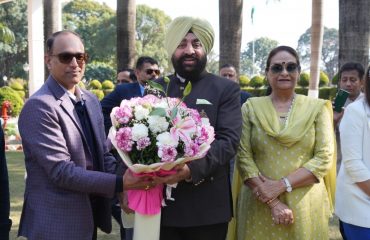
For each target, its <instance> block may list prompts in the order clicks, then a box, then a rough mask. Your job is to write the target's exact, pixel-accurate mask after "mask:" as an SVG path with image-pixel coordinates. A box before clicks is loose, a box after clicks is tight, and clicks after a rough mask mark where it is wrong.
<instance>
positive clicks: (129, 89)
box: [100, 56, 161, 135]
mask: <svg viewBox="0 0 370 240" xmlns="http://www.w3.org/2000/svg"><path fill="white" fill-rule="evenodd" d="M160 73H161V72H160V70H159V68H158V62H157V61H156V60H155V59H153V58H151V57H147V56H142V57H139V58H138V60H137V62H136V67H135V76H136V79H137V82H133V83H129V84H120V85H118V86H117V87H116V88H115V89H114V90H113V92H111V93H110V94H108V95H107V96H105V97H104V98H103V99H102V100H101V102H100V104H101V107H102V109H103V116H104V127H105V132H106V134H107V135H108V132H109V129H110V127H111V126H112V123H111V119H110V113H111V112H112V109H113V108H114V107H117V106H119V105H120V104H121V101H122V100H123V99H131V98H133V97H141V96H143V95H144V87H145V85H146V83H147V81H149V80H155V79H157V78H158V77H159V75H160Z"/></svg>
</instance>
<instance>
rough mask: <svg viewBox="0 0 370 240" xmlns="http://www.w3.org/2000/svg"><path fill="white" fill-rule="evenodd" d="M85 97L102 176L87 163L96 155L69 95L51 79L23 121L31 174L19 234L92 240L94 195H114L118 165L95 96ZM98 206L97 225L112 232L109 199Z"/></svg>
mask: <svg viewBox="0 0 370 240" xmlns="http://www.w3.org/2000/svg"><path fill="white" fill-rule="evenodd" d="M83 93H84V99H85V104H86V108H87V109H88V114H89V116H90V119H91V124H92V126H93V132H94V135H95V137H96V142H97V148H98V149H97V150H96V152H97V153H98V156H97V159H98V162H99V166H98V169H99V170H100V171H88V170H86V160H87V159H92V156H91V152H90V150H89V148H88V145H87V141H86V139H85V137H84V134H83V131H82V127H81V123H80V121H79V118H78V115H77V113H76V111H75V109H74V105H73V103H72V102H71V100H70V98H69V96H68V94H67V93H66V92H65V91H64V89H63V88H61V86H60V85H59V84H58V83H57V82H56V81H55V80H54V79H53V78H52V77H51V76H50V77H49V78H48V80H47V81H46V82H45V84H44V85H43V86H42V87H41V88H40V90H38V91H37V92H36V93H35V94H34V95H32V97H30V98H29V99H28V101H27V102H26V104H25V105H24V107H23V109H22V112H21V114H20V116H19V131H20V134H21V137H22V144H23V148H24V154H25V164H26V170H27V174H28V175H27V179H26V189H25V194H24V204H23V210H22V216H21V221H20V226H19V232H18V235H20V236H25V237H27V238H28V239H29V240H33V239H37V240H42V239H45V240H50V239H53V240H57V239H61V240H62V239H63V240H64V239H79V240H80V239H86V240H91V239H92V234H93V225H94V224H93V214H92V208H91V204H90V198H89V196H90V195H95V196H102V197H107V198H108V197H109V198H110V197H113V195H114V190H115V184H116V176H115V174H111V173H114V170H115V164H116V162H115V159H114V158H113V157H112V155H111V154H110V153H109V152H108V151H107V148H106V146H105V133H104V125H103V116H102V113H101V108H100V104H99V101H98V100H97V98H96V97H95V96H94V95H92V94H91V93H89V92H87V91H83ZM104 172H110V173H104ZM99 206H100V209H97V212H98V214H99V217H98V219H99V221H98V226H99V227H100V228H101V229H102V230H103V231H106V232H110V231H111V220H110V219H111V218H110V211H109V210H110V203H109V200H108V199H103V200H101V202H99Z"/></svg>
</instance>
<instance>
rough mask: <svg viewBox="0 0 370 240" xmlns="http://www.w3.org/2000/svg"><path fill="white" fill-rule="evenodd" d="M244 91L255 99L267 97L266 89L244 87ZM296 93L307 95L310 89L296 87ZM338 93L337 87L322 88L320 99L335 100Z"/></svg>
mask: <svg viewBox="0 0 370 240" xmlns="http://www.w3.org/2000/svg"><path fill="white" fill-rule="evenodd" d="M241 90H243V91H247V92H249V93H250V94H252V95H253V96H255V97H259V96H265V95H266V88H257V89H255V88H250V87H243V88H241ZM295 92H296V93H298V94H302V95H307V93H308V88H302V87H296V89H295ZM336 93H337V88H336V87H322V88H320V89H319V98H322V99H328V100H333V99H334V97H335V94H336Z"/></svg>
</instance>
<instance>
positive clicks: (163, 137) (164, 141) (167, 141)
mask: <svg viewBox="0 0 370 240" xmlns="http://www.w3.org/2000/svg"><path fill="white" fill-rule="evenodd" d="M178 144H179V140H178V139H175V137H174V136H173V135H171V134H170V133H169V132H163V133H161V134H158V136H157V146H163V145H166V146H172V147H177V145H178Z"/></svg>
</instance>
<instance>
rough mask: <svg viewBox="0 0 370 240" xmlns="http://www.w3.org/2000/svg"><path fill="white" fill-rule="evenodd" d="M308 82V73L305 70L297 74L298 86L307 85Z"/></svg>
mask: <svg viewBox="0 0 370 240" xmlns="http://www.w3.org/2000/svg"><path fill="white" fill-rule="evenodd" d="M309 83H310V74H309V73H307V72H302V73H301V75H300V76H299V80H298V83H297V84H298V86H300V87H307V86H308V85H309Z"/></svg>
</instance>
